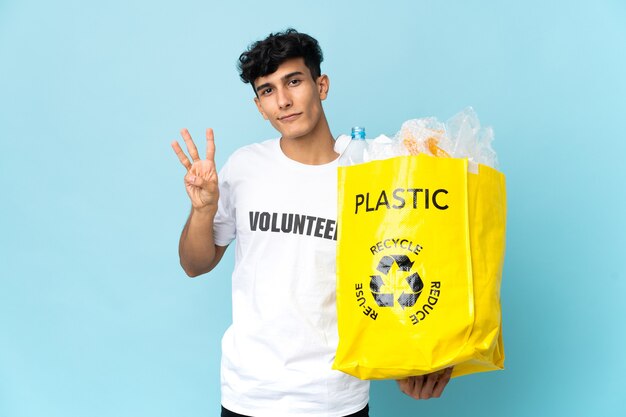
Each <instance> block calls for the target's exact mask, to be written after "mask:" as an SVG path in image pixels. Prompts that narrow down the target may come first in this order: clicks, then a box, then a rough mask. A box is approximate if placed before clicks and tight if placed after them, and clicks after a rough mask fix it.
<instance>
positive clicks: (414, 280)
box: [370, 255, 424, 309]
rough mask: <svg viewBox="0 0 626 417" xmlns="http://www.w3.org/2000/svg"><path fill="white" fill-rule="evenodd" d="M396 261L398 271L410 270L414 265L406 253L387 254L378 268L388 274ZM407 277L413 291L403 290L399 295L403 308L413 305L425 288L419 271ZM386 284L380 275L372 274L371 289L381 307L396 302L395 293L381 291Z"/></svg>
mask: <svg viewBox="0 0 626 417" xmlns="http://www.w3.org/2000/svg"><path fill="white" fill-rule="evenodd" d="M394 263H395V264H396V265H398V271H404V272H409V271H411V268H412V267H413V261H411V260H410V259H409V257H408V256H406V255H391V256H388V255H385V256H383V257H382V258H381V260H380V262H379V263H378V266H377V267H376V269H377V270H378V271H379V272H381V273H382V274H384V275H388V273H389V271H390V270H391V267H392V265H393V264H394ZM405 279H406V281H407V283H408V284H409V287H410V288H411V291H413V292H412V293H405V292H402V294H400V296H399V297H398V303H399V304H400V306H401V307H402V309H404V308H405V307H411V306H413V305H414V304H415V302H416V301H417V298H418V297H419V295H420V293H421V291H422V289H423V288H424V283H423V282H422V279H421V278H420V276H419V274H418V273H417V272H414V273H413V274H411V275H409V276H408V277H407V278H405ZM384 285H385V284H384V281H383V279H382V277H381V276H380V275H371V276H370V291H371V292H372V296H373V297H374V300H375V301H376V304H378V306H379V307H391V306H393V304H394V300H393V293H381V292H380V290H381V288H382V287H383V286H384Z"/></svg>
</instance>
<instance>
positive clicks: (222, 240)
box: [213, 159, 237, 246]
mask: <svg viewBox="0 0 626 417" xmlns="http://www.w3.org/2000/svg"><path fill="white" fill-rule="evenodd" d="M217 178H218V184H219V189H220V198H219V200H218V202H217V213H216V214H215V219H214V220H213V240H214V242H215V244H216V245H218V246H228V245H229V244H230V243H231V242H232V241H233V240H235V237H236V232H237V224H236V222H235V219H236V217H235V216H236V212H235V205H234V204H233V199H234V196H233V193H232V178H231V177H230V159H229V160H228V161H227V162H226V164H224V166H223V167H222V169H221V170H220V172H219V174H218V175H217Z"/></svg>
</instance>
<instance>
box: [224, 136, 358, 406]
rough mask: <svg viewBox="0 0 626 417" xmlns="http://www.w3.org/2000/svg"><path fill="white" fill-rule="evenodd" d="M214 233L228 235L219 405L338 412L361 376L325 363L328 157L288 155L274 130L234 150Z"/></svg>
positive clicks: (331, 253)
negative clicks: (230, 262)
mask: <svg viewBox="0 0 626 417" xmlns="http://www.w3.org/2000/svg"><path fill="white" fill-rule="evenodd" d="M219 182H220V199H219V208H218V212H217V215H216V217H215V226H214V238H215V243H216V244H217V245H220V246H226V245H228V244H229V243H231V242H232V241H233V240H234V239H236V253H235V268H234V271H233V279H232V297H233V303H232V304H233V323H232V325H231V326H230V327H229V328H228V330H227V331H226V333H225V334H224V337H223V339H222V367H221V368H222V370H221V372H222V405H223V406H224V407H226V408H227V409H229V410H231V411H234V412H236V413H239V414H244V415H252V416H255V417H264V416H268V417H270V416H271V417H282V416H285V417H286V416H315V417H322V416H324V417H339V416H345V415H348V414H351V413H354V412H356V411H358V410H360V409H362V408H363V407H365V405H366V404H367V402H368V397H369V382H367V381H361V380H359V379H357V378H354V377H352V376H350V375H347V374H344V373H342V372H339V371H335V370H332V369H331V364H332V362H333V359H334V355H335V350H336V348H337V342H338V335H337V311H336V305H335V288H336V275H335V253H336V218H337V162H336V161H334V162H331V163H328V164H324V165H305V164H301V163H299V162H296V161H294V160H291V159H289V158H288V157H287V156H286V155H285V154H284V153H283V152H282V150H281V148H280V141H279V140H278V139H273V140H268V141H265V142H263V143H259V144H253V145H249V146H245V147H243V148H241V149H239V150H237V151H236V152H235V153H234V154H233V155H232V156H231V157H230V158H229V160H228V161H227V162H226V164H225V165H224V167H223V168H222V170H221V172H220V174H219Z"/></svg>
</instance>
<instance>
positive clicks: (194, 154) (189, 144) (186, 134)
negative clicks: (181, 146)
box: [180, 129, 200, 162]
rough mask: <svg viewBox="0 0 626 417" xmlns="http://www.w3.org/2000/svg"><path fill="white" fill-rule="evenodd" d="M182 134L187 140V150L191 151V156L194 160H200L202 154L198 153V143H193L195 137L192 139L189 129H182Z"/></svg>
mask: <svg viewBox="0 0 626 417" xmlns="http://www.w3.org/2000/svg"><path fill="white" fill-rule="evenodd" d="M180 134H181V136H182V137H183V139H184V140H185V145H187V150H188V151H189V156H191V160H192V161H193V162H196V161H199V160H200V155H198V148H196V144H195V143H193V139H191V135H190V134H189V131H188V130H187V129H183V130H181V131H180Z"/></svg>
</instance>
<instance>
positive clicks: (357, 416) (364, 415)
mask: <svg viewBox="0 0 626 417" xmlns="http://www.w3.org/2000/svg"><path fill="white" fill-rule="evenodd" d="M369 411H370V407H369V404H368V405H366V406H365V408H364V409H362V410H361V411H357V412H356V413H353V414H350V415H349V416H345V417H369V415H370V414H369ZM222 417H251V416H244V415H241V414H237V413H233V412H232V411H230V410H227V409H225V408H224V407H222Z"/></svg>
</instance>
